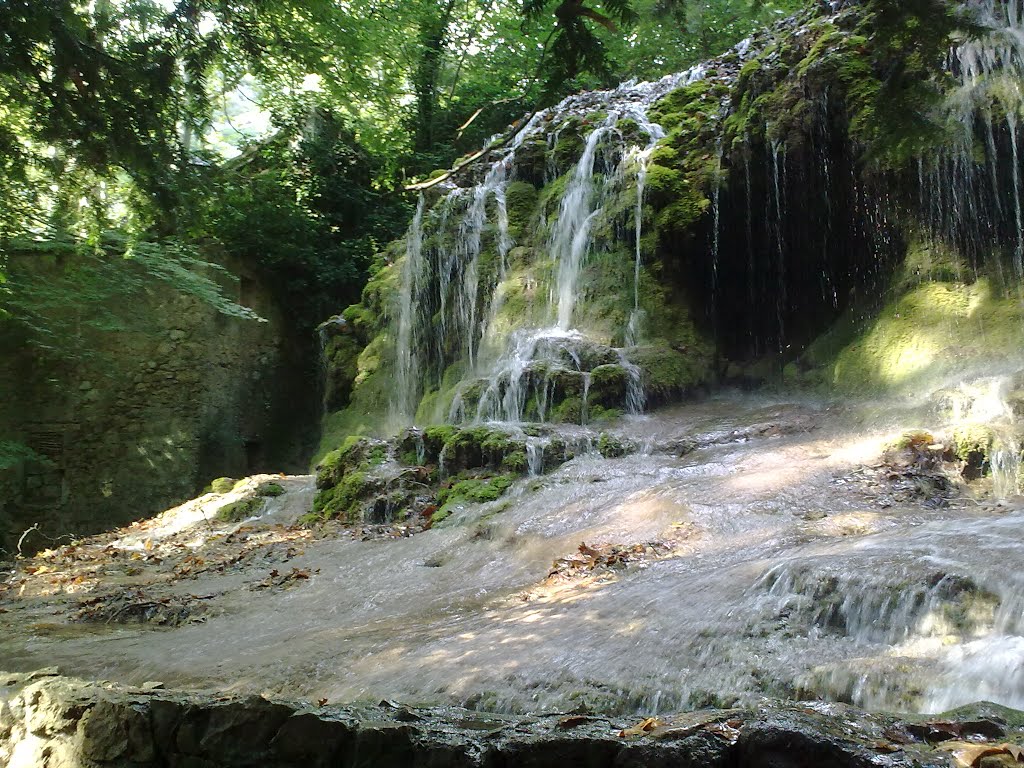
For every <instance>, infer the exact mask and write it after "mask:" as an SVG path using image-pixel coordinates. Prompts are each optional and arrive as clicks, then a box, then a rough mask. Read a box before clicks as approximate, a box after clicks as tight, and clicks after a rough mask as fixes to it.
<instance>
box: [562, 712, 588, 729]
mask: <svg viewBox="0 0 1024 768" xmlns="http://www.w3.org/2000/svg"><path fill="white" fill-rule="evenodd" d="M588 720H590V718H589V717H587V716H586V715H569V716H568V717H563V718H562V719H561V720H559V721H558V727H559V728H575V727H576V726H577V725H583V724H584V723H585V722H587V721H588Z"/></svg>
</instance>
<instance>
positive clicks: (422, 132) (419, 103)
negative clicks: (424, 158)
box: [413, 0, 456, 152]
mask: <svg viewBox="0 0 1024 768" xmlns="http://www.w3.org/2000/svg"><path fill="white" fill-rule="evenodd" d="M455 3H456V0H447V2H446V3H445V4H444V5H443V6H441V7H440V8H439V10H438V13H437V14H436V15H431V16H429V17H424V18H423V19H422V20H421V21H420V30H419V35H420V49H421V51H420V60H419V63H418V64H417V65H416V72H415V73H414V75H413V87H414V88H415V89H416V134H415V140H414V149H415V150H416V151H417V152H426V151H427V150H429V149H430V148H431V147H432V146H433V145H434V139H435V136H434V133H435V130H434V129H435V111H436V109H437V86H438V80H439V79H440V74H441V65H442V64H443V63H444V49H445V43H446V42H447V40H448V27H449V25H450V24H451V19H452V12H453V11H454V10H455Z"/></svg>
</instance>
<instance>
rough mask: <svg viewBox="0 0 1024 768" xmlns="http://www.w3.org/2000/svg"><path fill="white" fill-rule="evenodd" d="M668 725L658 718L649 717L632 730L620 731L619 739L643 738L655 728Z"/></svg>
mask: <svg viewBox="0 0 1024 768" xmlns="http://www.w3.org/2000/svg"><path fill="white" fill-rule="evenodd" d="M663 725H666V723H663V722H662V721H661V720H659V719H658V718H656V717H648V718H647V719H646V720H642V721H641V722H639V723H637V724H636V725H634V726H633V727H632V728H626V729H625V730H623V731H619V738H626V737H627V736H643V735H644V734H646V733H650V732H651V731H653V730H654V729H655V728H658V727H660V726H663Z"/></svg>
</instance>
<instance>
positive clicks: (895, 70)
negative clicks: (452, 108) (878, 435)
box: [323, 0, 1024, 452]
mask: <svg viewBox="0 0 1024 768" xmlns="http://www.w3.org/2000/svg"><path fill="white" fill-rule="evenodd" d="M926 6H927V8H925V6H917V7H916V10H915V8H914V7H909V6H907V4H898V5H896V6H894V5H893V4H892V3H889V2H885V1H884V0H848V1H844V2H833V3H818V4H814V7H810V8H808V9H806V10H805V11H804V12H802V13H801V14H798V15H796V16H794V17H792V18H789V19H786V20H783V21H781V22H780V23H779V24H778V25H776V26H775V27H774V28H772V29H770V30H764V31H762V32H760V33H758V34H757V35H756V36H755V37H754V38H752V39H750V40H746V41H744V42H743V43H741V44H740V45H738V46H736V47H735V48H734V49H733V50H731V51H729V52H727V53H726V54H724V55H722V56H720V57H718V58H716V59H714V60H711V61H708V62H705V63H704V64H703V65H700V66H697V67H694V68H693V69H692V70H690V71H689V72H685V73H679V74H677V75H673V76H670V77H667V78H665V79H663V80H661V81H659V82H656V83H639V84H638V83H627V84H624V85H623V86H621V87H619V88H618V89H615V90H611V91H604V92H593V93H585V94H578V95H575V96H572V97H570V98H568V99H566V100H565V101H563V102H562V103H561V104H559V105H557V106H555V107H551V108H549V109H547V110H544V111H542V112H540V113H538V114H537V115H534V116H533V117H532V118H531V119H529V120H528V121H526V122H525V123H522V124H520V125H518V126H517V127H516V128H515V130H510V133H509V135H508V136H507V137H506V140H505V141H504V142H501V143H498V144H496V145H494V146H493V147H492V148H491V151H490V152H488V153H487V154H485V155H484V157H483V159H482V160H481V162H479V163H478V164H476V166H475V167H470V168H467V169H465V170H464V171H462V172H461V173H459V174H454V175H453V176H452V179H451V180H450V181H449V182H446V184H447V186H445V185H438V186H436V187H434V188H432V189H431V191H430V192H429V193H428V194H427V195H426V196H425V197H424V199H423V200H422V201H421V204H420V207H419V211H418V213H417V215H416V217H415V219H414V220H413V222H412V224H411V226H410V229H409V233H408V235H407V237H406V239H405V240H403V241H400V242H396V243H394V244H392V245H391V246H389V247H388V250H387V252H386V254H385V255H386V258H384V259H382V260H381V263H384V264H386V266H384V267H383V268H382V269H381V270H380V272H379V273H378V274H377V275H376V276H375V277H374V279H373V280H371V282H370V283H369V284H368V285H367V287H366V291H365V292H364V294H363V298H362V302H361V303H360V304H358V305H354V306H352V307H350V308H348V309H347V310H346V311H345V312H344V319H345V322H346V324H347V325H346V327H347V328H348V329H349V335H348V336H346V338H345V339H344V343H338V344H336V345H335V347H333V348H332V355H331V359H330V365H331V366H332V371H333V372H332V374H331V375H332V381H334V382H335V384H334V386H333V389H332V397H331V399H330V403H329V406H330V409H331V410H332V411H334V414H333V415H332V417H331V418H330V419H329V421H328V424H327V429H326V430H325V443H324V445H323V449H324V451H325V452H326V451H327V450H330V449H333V448H335V447H337V445H339V444H340V442H341V440H342V439H343V438H344V437H346V436H347V435H350V434H368V433H383V432H388V431H394V430H395V429H396V428H398V427H403V426H408V425H409V424H412V423H415V424H418V425H421V426H423V425H427V424H432V423H441V422H449V423H465V422H480V421H491V420H500V421H541V422H563V423H576V424H585V423H587V421H588V419H589V418H592V417H593V415H594V414H595V413H596V414H597V415H598V416H599V417H600V416H606V415H609V414H617V413H621V412H625V413H629V412H635V411H637V410H641V409H643V408H644V407H650V406H653V405H657V404H659V403H664V402H666V401H671V400H677V399H679V398H681V397H685V396H687V395H689V394H691V393H694V392H699V391H700V390H701V389H703V388H705V387H707V386H709V385H713V384H714V383H715V382H716V381H720V380H722V379H725V380H728V381H730V382H731V383H735V384H741V385H743V386H756V385H759V384H762V383H764V382H766V381H776V380H779V379H786V380H788V381H789V382H794V383H799V384H807V385H813V386H818V387H838V388H840V389H843V390H854V391H863V390H864V389H868V388H870V389H876V390H892V389H897V388H904V389H908V390H916V389H919V388H920V386H921V385H922V382H929V383H930V382H931V381H932V380H934V379H937V378H938V377H940V376H947V375H950V373H951V372H955V370H962V369H964V368H965V367H966V366H967V365H973V366H976V367H978V366H983V365H986V364H987V365H991V364H992V363H993V362H994V361H999V362H1001V361H1002V360H1003V359H1004V357H1005V353H1006V351H1008V350H1011V351H1014V352H1016V351H1017V350H1018V349H1019V348H1020V344H1019V338H1020V327H1021V326H1020V322H1021V317H1020V314H1021V313H1020V307H1019V305H1018V303H1015V299H1014V297H1015V296H1016V295H1017V294H1018V292H1019V282H1020V279H1021V276H1022V275H1024V266H1022V265H1024V256H1022V254H1024V239H1022V236H1021V235H1020V226H1019V225H1018V222H1019V221H1020V220H1021V213H1020V212H1021V203H1020V201H1021V199H1024V195H1022V181H1021V178H1022V177H1021V174H1019V173H1017V172H1016V170H1014V169H1015V168H1017V160H1016V158H1017V157H1018V154H1019V151H1018V150H1019V142H1020V139H1021V135H1020V129H1021V120H1020V119H1019V117H1018V116H1019V115H1020V114H1021V104H1020V103H1019V97H1017V96H1015V95H1014V94H1016V93H1017V92H1018V91H1017V89H1015V88H1008V87H1005V86H1006V85H1007V83H1009V82H1013V83H1016V82H1017V81H1018V80H1019V77H1020V71H1019V67H1018V62H1019V61H1020V60H1021V59H1022V56H1021V54H1022V51H1024V49H1022V47H1021V44H1020V42H1019V41H1020V39H1022V38H1021V36H1020V31H1021V24H1020V16H1019V14H1018V12H1017V6H1016V4H1014V3H1006V2H1003V1H1002V0H963V2H939V1H938V0H937V1H936V2H935V3H928V4H926ZM975 22H977V23H978V24H980V26H979V27H975V28H974V29H973V31H970V33H969V34H966V35H965V34H963V33H962V32H961V30H960V28H962V27H967V28H969V30H970V28H971V27H972V26H973V25H974V24H975ZM986 28H987V29H986ZM1008 41H1009V42H1008ZM595 350H596V351H598V352H608V351H611V352H612V354H611V355H608V354H603V355H602V354H597V355H593V354H590V352H592V351H595ZM1019 364H1020V365H1024V362H1020V363H1019ZM605 366H611V367H605Z"/></svg>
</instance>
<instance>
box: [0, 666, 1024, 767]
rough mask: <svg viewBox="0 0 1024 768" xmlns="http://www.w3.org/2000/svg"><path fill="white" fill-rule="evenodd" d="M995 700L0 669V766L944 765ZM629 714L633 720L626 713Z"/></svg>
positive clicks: (976, 733) (1011, 726)
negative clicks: (575, 705) (635, 705)
mask: <svg viewBox="0 0 1024 768" xmlns="http://www.w3.org/2000/svg"><path fill="white" fill-rule="evenodd" d="M1022 717H1024V714H1022V713H1019V712H1015V711H1012V710H1007V709H1004V708H1002V707H998V706H996V705H993V704H977V705H972V706H971V707H967V708H963V709H961V710H957V711H956V712H953V713H950V714H949V715H947V716H944V717H942V718H939V719H938V721H934V722H933V721H929V720H927V719H925V718H922V717H914V716H910V717H906V718H900V717H897V716H894V715H883V714H869V713H865V712H863V711H860V710H857V709H854V708H851V707H848V706H846V705H842V704H826V703H822V702H804V703H798V702H790V703H780V702H765V703H764V705H763V706H761V707H759V708H757V709H736V710H703V711H700V712H692V713H687V714H683V715H679V716H676V717H665V718H663V719H662V720H657V721H655V720H646V721H644V722H643V723H639V724H638V723H636V722H628V721H625V720H622V719H621V718H608V717H603V716H601V715H597V714H590V713H556V714H545V715H537V716H526V717H524V716H508V715H498V714H489V713H481V712H474V711H470V710H465V709H454V708H437V709H426V708H414V707H406V706H404V705H401V704H398V703H394V702H387V701H383V702H381V703H380V704H379V705H376V706H344V707H341V706H333V705H330V704H326V703H325V704H323V705H312V704H309V703H299V702H294V701H283V700H271V699H267V698H263V697H256V696H252V697H245V698H243V697H232V696H211V695H203V694H196V693H187V692H181V691H168V690H163V688H162V686H161V684H160V683H145V684H143V685H142V686H140V687H134V688H133V687H126V686H120V685H115V684H111V683H104V682H89V681H84V680H78V679H74V678H70V677H64V676H61V675H60V674H59V672H58V671H57V670H56V669H46V670H40V671H37V672H33V673H27V674H10V673H2V672H0V764H3V765H5V766H9V768H29V767H30V766H31V768H55V767H56V766H66V767H67V768H86V767H90V768H91V767H92V766H135V767H137V768H141V767H143V766H189V768H214V766H256V765H259V766H264V767H267V768H269V767H272V766H281V767H282V768H284V767H285V766H303V768H307V767H308V768H315V767H316V766H375V767H376V768H387V767H388V766H403V767H409V766H438V767H440V766H456V767H458V766H466V768H469V767H470V766H488V767H493V768H497V767H498V766H512V765H515V766H537V767H538V768H539V767H540V766H566V765H572V766H579V767H580V768H586V767H587V766H595V767H596V766H609V767H611V766H666V768H667V766H674V767H676V768H678V767H679V766H723V767H724V766H730V767H731V768H745V767H748V766H749V767H754V766H764V767H765V768H767V767H768V766H775V767H779V768H803V767H804V766H806V767H807V768H810V767H811V766H833V767H835V768H843V767H844V766H880V765H884V766H893V767H895V766H911V765H915V766H952V765H955V762H954V760H953V758H952V756H951V751H950V750H949V749H943V742H944V741H948V740H951V739H953V738H954V735H955V737H956V738H962V739H970V740H980V741H985V740H993V741H1005V740H1008V739H1009V740H1012V739H1014V738H1015V737H1019V735H1020V726H1021V722H1022V720H1021V718H1022ZM636 719H639V718H636Z"/></svg>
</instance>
